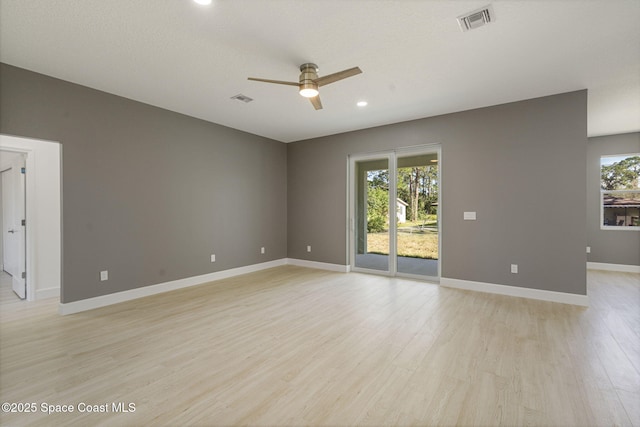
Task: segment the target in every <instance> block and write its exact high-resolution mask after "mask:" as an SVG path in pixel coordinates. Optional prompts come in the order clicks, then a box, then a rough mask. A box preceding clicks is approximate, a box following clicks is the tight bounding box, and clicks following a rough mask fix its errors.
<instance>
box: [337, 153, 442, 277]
mask: <svg viewBox="0 0 640 427" xmlns="http://www.w3.org/2000/svg"><path fill="white" fill-rule="evenodd" d="M432 153H436V154H437V156H438V210H437V212H438V276H437V277H433V276H420V275H415V274H408V273H401V272H398V256H397V242H398V238H397V224H396V221H395V220H394V221H391V218H392V217H393V218H395V215H396V213H395V212H396V207H395V200H396V198H397V172H398V171H397V169H398V158H399V157H409V156H412V155H421V154H432ZM383 159H387V161H388V169H389V200H388V203H389V219H390V220H389V269H388V270H387V271H382V270H374V269H368V268H363V267H356V264H355V260H356V242H355V227H356V225H355V223H356V191H355V184H356V167H355V166H356V163H357V162H360V161H366V160H383ZM442 163H443V162H442V145H441V144H437V143H434V144H424V145H416V146H411V147H401V148H395V149H390V150H383V151H377V152H370V153H361V154H360V153H358V154H349V155H348V156H347V166H348V174H347V176H348V183H347V187H348V188H347V198H348V200H347V224H348V227H347V244H348V250H347V254H348V265H349V269H350V271H355V272H361V273H373V274H377V275H382V276H392V277H394V276H397V277H407V278H412V279H418V280H424V281H429V282H439V281H440V277H441V274H442V273H441V271H442V194H443V193H442V188H443V186H442Z"/></svg>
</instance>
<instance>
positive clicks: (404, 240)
mask: <svg viewBox="0 0 640 427" xmlns="http://www.w3.org/2000/svg"><path fill="white" fill-rule="evenodd" d="M406 224H407V223H404V224H401V225H400V226H399V227H398V256H406V257H412V258H426V259H438V231H437V229H436V228H435V227H434V228H425V229H424V230H418V229H417V228H411V225H409V226H406ZM421 224H422V223H419V225H421ZM367 244H368V247H367V252H373V253H379V254H384V255H387V254H388V253H389V233H387V232H383V233H368V234H367Z"/></svg>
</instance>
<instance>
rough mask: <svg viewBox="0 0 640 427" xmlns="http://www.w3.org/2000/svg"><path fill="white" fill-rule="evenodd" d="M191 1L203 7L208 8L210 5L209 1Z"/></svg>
mask: <svg viewBox="0 0 640 427" xmlns="http://www.w3.org/2000/svg"><path fill="white" fill-rule="evenodd" d="M193 1H194V2H196V3H198V4H201V5H203V6H208V5H210V4H211V0H193Z"/></svg>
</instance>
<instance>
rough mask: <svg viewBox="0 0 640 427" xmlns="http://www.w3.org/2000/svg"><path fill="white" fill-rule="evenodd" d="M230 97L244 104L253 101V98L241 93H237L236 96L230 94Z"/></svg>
mask: <svg viewBox="0 0 640 427" xmlns="http://www.w3.org/2000/svg"><path fill="white" fill-rule="evenodd" d="M231 99H237V100H238V101H242V102H244V103H245V104H248V103H249V102H251V101H253V98H249V97H248V96H247V95H243V94H241V93H239V94H237V95H236V96H232V97H231Z"/></svg>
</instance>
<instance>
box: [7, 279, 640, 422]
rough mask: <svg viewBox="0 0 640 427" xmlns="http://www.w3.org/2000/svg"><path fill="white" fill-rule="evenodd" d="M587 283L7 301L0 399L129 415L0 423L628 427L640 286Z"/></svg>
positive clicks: (267, 286)
mask: <svg viewBox="0 0 640 427" xmlns="http://www.w3.org/2000/svg"><path fill="white" fill-rule="evenodd" d="M588 280H589V284H588V287H589V296H590V301H591V307H590V308H581V307H576V306H569V305H563V304H555V303H547V302H541V301H534V300H526V299H520V298H513V297H506V296H497V295H490V294H482V293H474V292H468V291H460V290H455V289H447V288H443V287H438V286H436V285H432V284H426V283H420V282H414V281H410V280H402V279H390V278H385V277H378V276H373V275H363V274H355V273H351V274H340V273H332V272H326V271H318V270H311V269H304V268H300V267H293V266H286V267H279V268H275V269H271V270H266V271H263V272H259V273H254V274H250V275H246V276H241V277H236V278H232V279H227V280H222V281H219V282H216V283H214V284H209V285H203V286H199V287H194V288H189V289H184V290H180V291H175V292H171V293H167V294H162V295H156V296H153V297H148V298H145V299H141V300H137V301H131V302H127V303H123V304H119V305H115V306H111V307H106V308H103V309H98V310H93V311H90V312H84V313H79V314H75V315H70V316H64V317H63V316H59V315H58V314H56V310H57V301H56V300H55V299H54V300H50V301H40V302H36V303H24V302H23V303H15V304H3V305H1V306H0V310H1V313H0V340H1V341H0V400H1V401H2V402H22V403H27V402H34V403H36V404H37V405H38V410H39V409H40V405H41V404H42V403H48V404H73V405H78V404H79V403H88V404H96V405H100V404H105V403H107V404H108V405H111V403H112V402H123V403H130V402H131V403H134V404H135V412H133V413H113V412H110V413H102V414H100V413H97V414H95V413H78V412H75V413H73V414H56V415H46V414H43V413H40V412H38V413H35V414H33V413H31V414H2V413H0V416H1V417H2V418H0V424H2V425H12V426H13V425H15V426H21V425H36V426H37V425H42V426H50V425H72V426H75V425H77V426H87V425H115V426H122V425H154V426H156V425H277V426H284V425H370V426H383V425H478V426H479V425H487V426H489V425H575V426H587V425H603V426H604V425H640V275H638V274H630V273H610V272H594V271H592V272H589V274H588ZM76 408H77V407H76ZM110 409H111V407H110ZM76 410H77V409H76Z"/></svg>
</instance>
